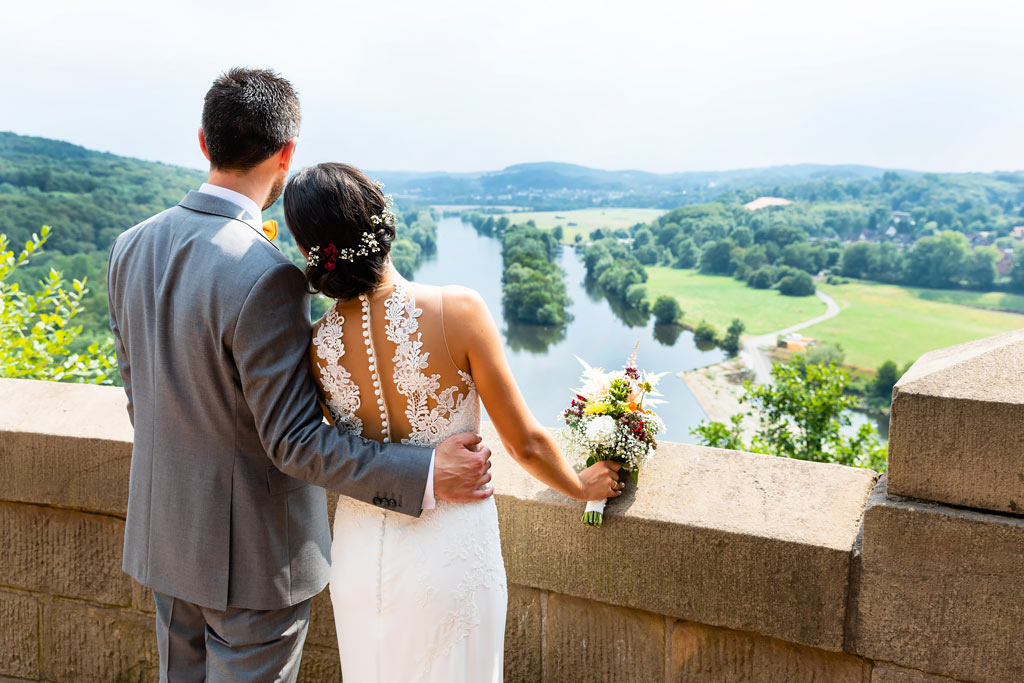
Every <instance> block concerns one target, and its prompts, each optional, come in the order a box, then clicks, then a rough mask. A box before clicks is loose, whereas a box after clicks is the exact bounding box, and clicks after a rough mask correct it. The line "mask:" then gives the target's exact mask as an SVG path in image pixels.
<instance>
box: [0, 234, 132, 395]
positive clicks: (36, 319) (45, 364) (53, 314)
mask: <svg viewBox="0 0 1024 683" xmlns="http://www.w3.org/2000/svg"><path fill="white" fill-rule="evenodd" d="M40 234H41V236H37V235H32V237H31V239H29V240H28V241H27V242H26V244H25V248H24V249H23V250H22V251H21V252H20V253H19V254H18V255H17V256H15V253H14V252H13V251H8V249H7V246H8V241H7V235H4V234H0V377H17V378H22V379H46V380H58V381H68V382H88V383H93V384H113V383H114V382H115V381H116V380H117V378H118V376H117V372H116V369H115V368H116V367H117V363H116V361H115V359H114V354H113V346H114V344H113V339H111V338H110V337H109V335H108V337H107V339H106V340H105V341H104V343H103V344H100V343H96V342H94V343H92V344H90V345H89V347H88V349H87V350H85V351H84V352H82V353H74V352H72V350H71V349H72V345H73V344H74V342H75V340H76V339H78V337H79V335H81V334H82V328H81V326H79V325H73V324H72V320H73V319H74V318H75V316H77V315H78V314H79V313H81V312H82V298H83V297H84V296H85V295H86V292H87V291H88V290H87V289H86V287H85V281H84V280H72V282H71V287H70V288H69V287H68V286H67V282H65V280H64V277H63V275H62V274H61V273H58V272H57V271H56V270H53V269H51V270H50V272H49V274H48V275H47V276H46V278H45V279H44V280H42V281H41V282H39V289H38V290H37V291H35V292H31V293H30V292H26V291H24V290H22V288H21V287H20V286H19V285H18V283H16V282H12V281H11V280H12V279H13V278H12V276H13V275H14V274H15V272H16V271H17V270H18V268H20V267H22V266H24V265H25V264H26V263H28V261H29V258H31V256H32V255H33V254H36V253H38V252H39V250H40V249H41V248H42V246H43V244H44V243H45V242H46V239H47V237H48V236H49V234H50V228H49V227H48V226H43V229H42V231H41V233H40Z"/></svg>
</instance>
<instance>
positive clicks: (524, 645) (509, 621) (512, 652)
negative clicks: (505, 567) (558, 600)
mask: <svg viewBox="0 0 1024 683" xmlns="http://www.w3.org/2000/svg"><path fill="white" fill-rule="evenodd" d="M543 599H544V593H543V592H542V591H539V590H537V589H535V588H524V587H522V586H515V585H511V586H509V587H508V612H507V614H506V618H505V681H506V682H507V683H519V682H521V683H531V682H533V681H540V680H541V678H542V669H543V665H542V660H543V652H542V649H541V648H542V643H543V638H542V637H541V636H542V633H543V629H544V623H543V614H542V611H543V610H542V606H541V602H542V600H543Z"/></svg>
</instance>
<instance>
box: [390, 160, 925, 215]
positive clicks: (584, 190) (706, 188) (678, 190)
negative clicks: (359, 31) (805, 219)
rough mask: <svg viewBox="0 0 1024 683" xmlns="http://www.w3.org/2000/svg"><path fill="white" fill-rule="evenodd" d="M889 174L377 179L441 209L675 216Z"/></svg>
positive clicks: (573, 168) (506, 174) (571, 171)
mask: <svg viewBox="0 0 1024 683" xmlns="http://www.w3.org/2000/svg"><path fill="white" fill-rule="evenodd" d="M885 170H886V169H883V168H877V167H874V166H854V165H844V166H825V165H820V164H799V165H794V166H771V167H768V168H754V169H742V170H735V171H694V172H686V173H649V172H647V171H635V170H624V171H605V170H601V169H595V168H587V167H586V166H578V165H575V164H562V163H555V162H541V163H531V164H516V165H514V166H509V167H508V168H505V169H502V170H500V171H481V172H478V173H444V172H437V173H429V172H424V173H413V172H408V171H374V172H373V175H374V177H376V178H379V179H380V180H381V181H383V182H384V183H385V184H386V185H387V186H388V189H389V190H391V191H393V192H395V193H396V194H397V195H400V196H403V197H407V198H410V199H416V200H419V201H424V202H433V203H441V204H481V205H515V206H528V207H531V208H534V209H570V208H581V207H587V206H595V205H600V206H629V207H637V208H643V207H651V208H673V207H676V206H680V205H681V204H696V203H700V202H704V201H708V200H710V199H713V198H715V197H718V196H720V195H722V194H724V193H726V192H729V191H734V190H743V189H747V188H752V187H770V186H776V185H788V184H792V183H802V182H808V181H814V180H853V179H866V178H877V177H880V176H881V175H882V174H883V173H885ZM903 173H906V174H913V172H903Z"/></svg>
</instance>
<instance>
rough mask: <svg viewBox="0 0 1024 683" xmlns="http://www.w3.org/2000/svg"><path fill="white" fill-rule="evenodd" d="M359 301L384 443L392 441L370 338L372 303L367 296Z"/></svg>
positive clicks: (377, 366) (360, 296)
mask: <svg viewBox="0 0 1024 683" xmlns="http://www.w3.org/2000/svg"><path fill="white" fill-rule="evenodd" d="M359 301H360V302H362V305H363V343H364V344H366V355H367V359H368V360H369V361H370V378H371V379H372V380H373V393H374V395H375V396H376V397H377V407H378V408H379V409H380V424H381V428H380V433H381V435H382V436H383V437H384V443H388V442H389V441H391V432H390V430H389V428H388V409H387V406H386V405H385V404H384V391H383V388H382V387H381V385H380V377H379V376H378V374H377V373H378V370H379V369H380V365H379V363H377V356H376V354H375V353H374V349H373V339H372V338H371V337H370V302H369V300H367V298H366V295H365V294H360V295H359Z"/></svg>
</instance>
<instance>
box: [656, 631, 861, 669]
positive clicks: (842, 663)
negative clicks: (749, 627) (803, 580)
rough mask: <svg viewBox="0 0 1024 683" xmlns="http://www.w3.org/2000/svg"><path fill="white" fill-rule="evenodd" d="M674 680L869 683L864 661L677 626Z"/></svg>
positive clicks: (735, 634)
mask: <svg viewBox="0 0 1024 683" xmlns="http://www.w3.org/2000/svg"><path fill="white" fill-rule="evenodd" d="M671 667H672V668H671V680H673V681H679V683H744V682H746V681H758V682H759V683H868V682H869V681H870V680H871V664H870V662H867V661H865V660H863V659H860V658H859V657H854V656H851V655H844V654H838V653H833V652H825V651H823V650H818V649H815V648H809V647H804V646H801V645H794V644H792V643H786V642H783V641H781V640H776V639H774V638H764V637H762V636H758V635H756V634H753V633H742V632H739V631H727V630H724V629H719V628H713V627H710V626H704V625H702V624H694V623H692V622H686V621H679V622H676V624H675V626H674V628H673V631H672V665H671Z"/></svg>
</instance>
